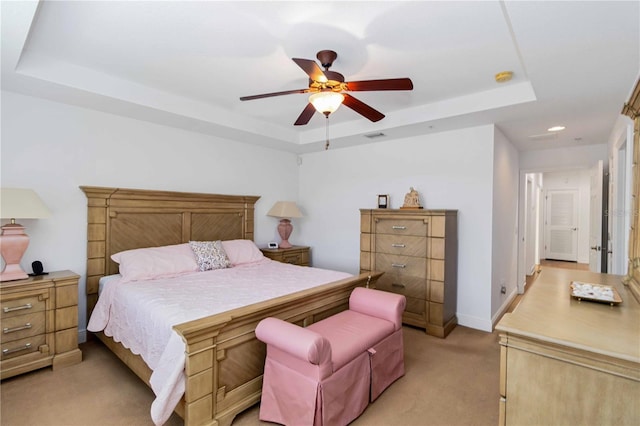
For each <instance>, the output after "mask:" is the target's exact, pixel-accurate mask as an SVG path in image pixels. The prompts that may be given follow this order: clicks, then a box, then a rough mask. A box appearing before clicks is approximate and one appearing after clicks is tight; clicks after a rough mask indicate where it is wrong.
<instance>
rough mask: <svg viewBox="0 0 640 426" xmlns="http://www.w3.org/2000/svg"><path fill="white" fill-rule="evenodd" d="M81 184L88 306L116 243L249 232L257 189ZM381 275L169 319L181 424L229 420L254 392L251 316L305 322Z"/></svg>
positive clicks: (135, 365)
mask: <svg viewBox="0 0 640 426" xmlns="http://www.w3.org/2000/svg"><path fill="white" fill-rule="evenodd" d="M81 188H82V190H83V191H84V192H85V194H86V196H87V200H88V205H89V206H90V209H89V214H88V229H89V232H88V235H89V236H88V241H87V244H88V247H92V249H90V250H88V259H87V283H91V285H87V306H88V309H92V308H93V306H94V305H95V301H96V299H97V281H98V280H99V278H100V277H102V276H104V275H107V274H111V273H116V272H117V265H116V264H115V263H114V262H112V261H111V259H110V257H111V255H112V254H114V253H116V252H118V251H120V250H128V249H133V248H141V247H150V246H157V245H167V244H178V243H183V242H187V241H189V240H201V241H208V240H218V239H221V240H229V239H249V240H252V239H253V234H254V233H253V226H254V205H255V202H256V201H257V200H258V198H259V197H255V196H237V195H216V194H194V193H180V192H167V191H149V190H135V189H118V188H96V187H81ZM96 208H100V209H103V210H104V214H100V213H97V212H96V210H95V209H96ZM102 218H105V222H104V223H102V222H100V221H101V220H102ZM96 243H100V244H103V245H104V250H102V249H101V248H100V249H96ZM299 251H300V250H299ZM308 253H309V248H308V247H304V248H302V251H300V252H299V253H298V252H296V257H295V259H296V261H299V262H301V263H305V262H306V263H308V262H309V256H308ZM92 256H95V257H92ZM285 257H286V256H285ZM283 259H285V258H284V257H283ZM285 260H286V259H285ZM380 275H382V274H381V273H375V272H368V273H364V274H360V275H359V276H356V277H353V278H349V279H345V280H340V281H336V282H334V283H329V284H326V285H323V286H319V287H315V288H313V289H309V290H304V291H301V292H297V293H295V294H291V295H286V296H282V297H279V298H275V299H271V300H268V301H265V302H261V303H257V304H253V305H250V306H245V307H242V308H238V309H234V310H231V311H227V312H223V313H220V314H217V315H212V316H208V317H205V318H201V319H198V320H194V321H190V322H187V323H184V324H179V325H176V326H174V330H175V331H176V332H177V333H178V334H179V335H180V336H181V337H182V339H183V341H184V342H185V352H186V362H185V373H186V383H185V389H186V390H185V395H184V397H183V399H182V401H181V402H180V403H179V404H178V406H177V407H176V410H175V411H176V412H177V413H178V414H180V416H182V417H183V419H184V421H185V424H186V425H221V426H227V425H230V424H231V422H232V420H233V418H234V417H235V416H236V415H237V414H238V413H239V412H241V411H243V410H245V409H247V408H249V407H250V406H252V405H254V404H255V403H256V402H258V401H259V400H260V393H261V389H262V372H263V367H264V358H265V346H264V344H262V343H261V342H259V341H258V340H257V339H256V337H255V331H254V330H255V327H256V325H257V324H258V322H260V321H261V320H262V319H264V318H266V317H277V318H281V319H283V320H286V321H290V322H294V323H297V324H300V325H309V324H311V323H313V322H316V321H319V320H321V319H323V318H326V317H327V316H329V315H333V314H335V313H336V312H339V311H342V310H345V309H346V308H347V306H348V300H349V296H350V294H351V292H352V291H353V289H354V288H355V287H358V286H367V285H369V284H372V285H373V283H374V282H375V281H376V280H377V279H378V278H379V277H380ZM98 337H99V338H100V340H102V341H103V342H105V344H106V345H107V347H109V349H111V350H112V351H113V352H114V353H115V354H116V355H117V356H118V357H119V358H120V359H121V360H123V362H124V363H125V364H127V365H128V366H129V367H130V368H131V369H132V371H134V372H135V373H136V374H137V375H138V376H139V377H140V378H141V379H142V380H144V381H145V383H147V384H148V382H149V377H150V376H151V370H150V369H149V368H148V366H147V365H146V364H145V363H144V361H143V360H142V358H141V357H139V356H137V355H134V354H132V353H131V352H130V351H128V350H127V349H125V348H124V347H122V345H120V344H118V343H115V342H113V340H112V339H110V338H108V337H106V336H105V335H104V334H102V333H98Z"/></svg>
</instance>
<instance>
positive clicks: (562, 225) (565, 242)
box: [545, 189, 578, 262]
mask: <svg viewBox="0 0 640 426" xmlns="http://www.w3.org/2000/svg"><path fill="white" fill-rule="evenodd" d="M545 258H547V259H555V260H568V261H572V262H577V261H578V190H576V189H569V190H555V189H554V190H549V191H548V192H547V209H546V219H545Z"/></svg>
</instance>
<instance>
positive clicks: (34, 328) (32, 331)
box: [0, 311, 45, 343]
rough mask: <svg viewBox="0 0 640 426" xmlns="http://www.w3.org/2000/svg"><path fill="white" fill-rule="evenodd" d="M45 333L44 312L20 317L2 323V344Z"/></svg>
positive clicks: (0, 336) (0, 340)
mask: <svg viewBox="0 0 640 426" xmlns="http://www.w3.org/2000/svg"><path fill="white" fill-rule="evenodd" d="M44 333H45V318H44V311H42V312H34V313H31V314H27V315H19V316H15V317H11V318H7V319H5V320H3V321H2V334H0V342H2V343H7V342H12V341H14V340H18V339H23V338H26V337H30V336H36V335H38V334H44Z"/></svg>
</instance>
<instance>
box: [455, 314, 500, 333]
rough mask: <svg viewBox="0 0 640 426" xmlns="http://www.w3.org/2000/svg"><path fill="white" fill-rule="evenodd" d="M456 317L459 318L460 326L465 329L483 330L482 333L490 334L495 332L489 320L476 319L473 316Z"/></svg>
mask: <svg viewBox="0 0 640 426" xmlns="http://www.w3.org/2000/svg"><path fill="white" fill-rule="evenodd" d="M456 315H457V317H458V324H460V325H462V326H464V327H469V328H475V329H476V330H481V331H488V332H489V333H491V332H492V331H493V328H492V324H491V321H489V320H486V319H483V318H478V317H474V316H471V315H461V314H456Z"/></svg>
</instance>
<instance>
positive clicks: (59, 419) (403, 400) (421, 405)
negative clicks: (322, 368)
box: [0, 326, 500, 426]
mask: <svg viewBox="0 0 640 426" xmlns="http://www.w3.org/2000/svg"><path fill="white" fill-rule="evenodd" d="M404 340H405V370H406V374H405V376H404V377H402V378H401V379H399V380H398V381H396V382H395V383H394V384H393V385H391V387H389V388H388V389H387V390H386V391H385V392H384V393H383V394H382V395H381V396H380V397H379V398H378V399H377V400H376V401H375V402H374V403H373V404H370V405H369V407H368V408H367V409H366V410H365V412H364V413H363V414H362V416H360V417H359V418H358V419H357V420H356V421H354V422H353V423H352V424H353V425H355V426H369V425H372V426H376V425H380V426H382V425H385V426H413V425H415V426H419V425H424V426H428V425H452V426H457V425H491V426H494V425H496V424H497V423H498V396H499V395H498V383H499V363H500V360H499V357H500V349H499V345H498V337H497V334H496V333H495V332H494V333H485V332H482V331H477V330H473V329H470V328H466V327H460V326H458V327H456V328H455V329H454V330H453V332H452V333H451V334H450V335H449V336H448V337H447V338H446V339H439V338H437V337H432V336H428V335H426V334H425V333H424V331H422V330H419V329H415V328H411V327H405V328H404ZM81 349H82V351H83V362H82V363H80V364H78V365H74V366H71V367H67V368H62V369H58V370H56V371H52V370H51V368H44V369H41V370H38V371H34V372H31V373H27V374H24V375H21V376H17V377H13V378H10V379H6V380H4V381H2V383H1V384H0V394H1V405H0V424H1V425H2V426H20V425H33V426H36V425H37V426H47V425H52V426H67V425H69V426H71V425H77V426H93V425H96V426H102V425H104V426H108V425H117V426H120V425H122V426H124V425H152V422H151V419H150V417H149V407H150V405H151V402H152V401H153V393H152V392H151V390H150V389H148V388H147V387H146V385H145V384H144V383H142V381H140V380H139V379H138V378H137V377H136V376H135V375H134V374H133V373H131V372H130V371H129V370H128V369H127V367H125V366H124V364H122V363H121V362H120V361H119V360H118V359H117V358H116V357H115V356H114V355H113V354H111V352H109V350H108V349H106V348H105V347H104V346H103V345H102V344H101V343H100V342H98V341H95V340H92V341H90V342H88V343H85V344H82V345H81ZM258 411H259V408H258V406H257V405H256V406H254V407H252V408H250V409H248V410H247V411H245V412H243V413H242V414H240V415H239V416H238V417H236V419H235V420H234V422H233V425H234V426H249V425H269V424H270V423H264V422H260V420H259V419H258ZM182 424H183V422H182V419H180V417H178V416H177V415H175V414H174V415H173V416H172V417H171V418H170V419H169V421H168V422H167V425H182Z"/></svg>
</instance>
